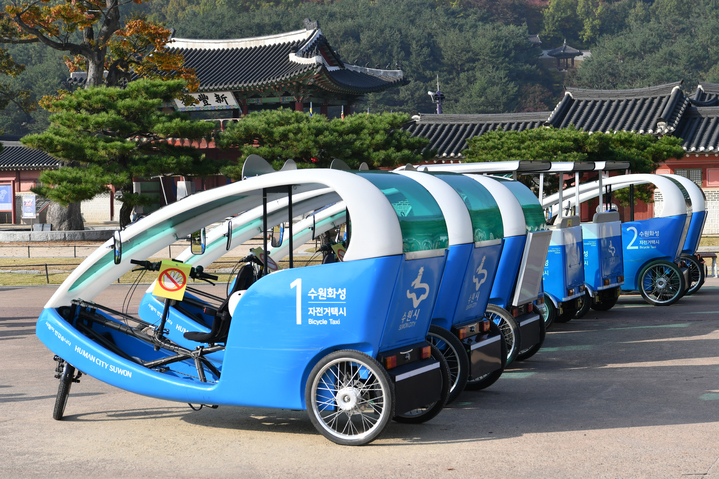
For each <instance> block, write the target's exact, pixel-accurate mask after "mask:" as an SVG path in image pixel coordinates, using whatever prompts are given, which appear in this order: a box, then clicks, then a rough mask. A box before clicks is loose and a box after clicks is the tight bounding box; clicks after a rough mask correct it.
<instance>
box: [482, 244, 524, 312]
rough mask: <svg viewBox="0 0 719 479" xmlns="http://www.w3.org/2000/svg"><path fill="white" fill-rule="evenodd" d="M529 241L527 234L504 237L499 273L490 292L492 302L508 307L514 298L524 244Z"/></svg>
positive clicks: (498, 267)
mask: <svg viewBox="0 0 719 479" xmlns="http://www.w3.org/2000/svg"><path fill="white" fill-rule="evenodd" d="M526 242H527V237H526V236H511V237H509V238H504V248H502V253H501V255H500V257H499V265H498V266H497V275H496V276H495V278H494V283H492V292H491V293H490V296H489V297H490V302H492V303H493V304H496V305H497V306H501V307H502V308H505V309H506V308H507V306H508V305H509V301H510V300H511V298H512V292H513V291H514V287H515V285H516V284H517V275H518V274H519V266H520V264H521V263H522V253H523V252H524V244H525V243H526Z"/></svg>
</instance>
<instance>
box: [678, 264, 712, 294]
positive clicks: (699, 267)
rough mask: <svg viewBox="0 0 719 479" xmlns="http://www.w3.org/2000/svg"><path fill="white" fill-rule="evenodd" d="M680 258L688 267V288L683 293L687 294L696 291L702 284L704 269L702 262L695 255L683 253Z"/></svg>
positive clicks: (704, 278) (704, 276)
mask: <svg viewBox="0 0 719 479" xmlns="http://www.w3.org/2000/svg"><path fill="white" fill-rule="evenodd" d="M682 260H683V261H685V262H686V264H687V268H689V289H687V291H686V293H684V294H686V295H687V296H688V295H690V294H694V293H696V292H697V291H699V290H700V289H701V287H702V286H704V281H706V269H705V267H704V263H703V262H702V261H701V260H699V259H698V258H697V257H696V256H689V255H683V256H682Z"/></svg>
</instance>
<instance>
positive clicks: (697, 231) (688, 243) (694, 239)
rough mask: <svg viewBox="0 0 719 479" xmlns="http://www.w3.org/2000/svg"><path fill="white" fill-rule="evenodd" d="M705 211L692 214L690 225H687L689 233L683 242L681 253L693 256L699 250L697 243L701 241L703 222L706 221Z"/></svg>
mask: <svg viewBox="0 0 719 479" xmlns="http://www.w3.org/2000/svg"><path fill="white" fill-rule="evenodd" d="M706 216H707V212H706V211H697V212H696V213H692V219H691V223H689V232H688V233H687V239H686V240H685V241H684V246H683V247H682V253H686V254H695V253H696V252H697V248H699V241H700V240H701V239H702V230H703V229H704V221H705V219H706Z"/></svg>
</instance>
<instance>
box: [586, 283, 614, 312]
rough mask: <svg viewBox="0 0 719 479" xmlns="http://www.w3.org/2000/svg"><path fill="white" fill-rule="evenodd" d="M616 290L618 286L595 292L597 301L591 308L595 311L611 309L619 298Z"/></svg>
mask: <svg viewBox="0 0 719 479" xmlns="http://www.w3.org/2000/svg"><path fill="white" fill-rule="evenodd" d="M618 290H619V286H617V287H616V288H614V289H605V290H603V291H599V292H597V302H596V303H594V304H592V309H593V310H595V311H609V310H610V309H612V308H613V307H614V305H615V304H617V300H618V299H619V291H618Z"/></svg>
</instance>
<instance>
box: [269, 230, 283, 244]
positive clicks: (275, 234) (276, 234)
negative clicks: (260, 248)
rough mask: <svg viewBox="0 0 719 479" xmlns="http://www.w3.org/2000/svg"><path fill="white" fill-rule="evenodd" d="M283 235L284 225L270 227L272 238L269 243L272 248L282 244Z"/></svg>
mask: <svg viewBox="0 0 719 479" xmlns="http://www.w3.org/2000/svg"><path fill="white" fill-rule="evenodd" d="M284 236H285V226H284V225H278V226H275V227H274V228H272V238H271V241H270V244H271V245H272V247H273V248H277V247H279V246H280V245H282V240H283V238H284Z"/></svg>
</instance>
